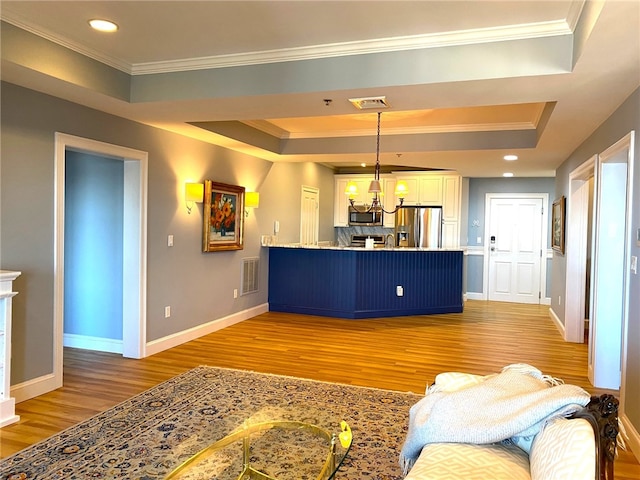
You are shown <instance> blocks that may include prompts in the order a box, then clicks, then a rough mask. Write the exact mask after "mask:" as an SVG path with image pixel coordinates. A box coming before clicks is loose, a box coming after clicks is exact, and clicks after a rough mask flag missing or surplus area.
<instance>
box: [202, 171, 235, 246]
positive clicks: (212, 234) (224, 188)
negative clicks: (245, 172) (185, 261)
mask: <svg viewBox="0 0 640 480" xmlns="http://www.w3.org/2000/svg"><path fill="white" fill-rule="evenodd" d="M203 216H204V224H203V228H202V231H203V235H202V251H203V252H217V251H220V250H242V249H243V248H244V242H243V227H244V187H239V186H236V185H228V184H226V183H218V182H214V181H212V180H205V182H204V215H203Z"/></svg>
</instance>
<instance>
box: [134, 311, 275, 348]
mask: <svg viewBox="0 0 640 480" xmlns="http://www.w3.org/2000/svg"><path fill="white" fill-rule="evenodd" d="M268 311H269V304H268V303H263V304H262V305H258V306H256V307H253V308H249V309H247V310H243V311H241V312H237V313H234V314H233V315H228V316H226V317H222V318H218V319H216V320H213V321H211V322H208V323H205V324H202V325H198V326H197V327H193V328H189V329H188V330H183V331H182V332H178V333H174V334H173V335H168V336H166V337H163V338H159V339H158V340H153V341H151V342H147V345H146V352H145V353H146V356H147V357H148V356H150V355H154V354H156V353H159V352H162V351H163V350H167V349H169V348H173V347H177V346H178V345H182V344H183V343H186V342H189V341H191V340H195V339H196V338H200V337H202V336H204V335H207V334H209V333H213V332H216V331H218V330H222V329H223V328H225V327H230V326H231V325H235V324H236V323H240V322H242V321H244V320H247V319H249V318H252V317H255V316H256V315H260V314H261V313H266V312H268Z"/></svg>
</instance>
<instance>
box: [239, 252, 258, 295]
mask: <svg viewBox="0 0 640 480" xmlns="http://www.w3.org/2000/svg"><path fill="white" fill-rule="evenodd" d="M259 267H260V259H259V258H258V257H250V258H244V259H243V260H242V285H241V288H240V295H248V294H249V293H254V292H257V291H258V278H259V272H260V268H259Z"/></svg>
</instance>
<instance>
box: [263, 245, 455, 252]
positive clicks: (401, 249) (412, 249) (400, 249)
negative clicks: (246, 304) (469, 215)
mask: <svg viewBox="0 0 640 480" xmlns="http://www.w3.org/2000/svg"><path fill="white" fill-rule="evenodd" d="M266 246H267V247H270V248H305V249H309V250H354V251H372V252H379V251H380V252H389V251H394V252H459V251H462V250H463V249H462V248H418V247H376V248H365V247H350V246H346V247H342V246H339V245H301V244H299V243H282V244H276V245H266Z"/></svg>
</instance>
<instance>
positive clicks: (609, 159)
mask: <svg viewBox="0 0 640 480" xmlns="http://www.w3.org/2000/svg"><path fill="white" fill-rule="evenodd" d="M634 149H635V131H633V130H632V131H631V132H629V133H628V134H627V135H625V136H624V137H622V138H621V139H620V140H618V141H617V142H615V143H614V144H613V145H611V146H610V147H609V148H607V149H606V150H605V151H603V152H602V153H600V154H599V155H597V159H596V170H595V188H594V196H595V198H594V204H595V206H594V210H595V215H594V231H595V235H594V239H593V249H592V250H593V252H594V253H593V255H592V266H591V272H592V284H593V285H594V286H597V282H598V275H600V274H601V273H602V270H604V269H607V268H608V267H609V265H608V264H607V262H606V261H604V262H600V261H599V260H600V259H599V255H598V243H599V242H600V232H599V231H598V228H597V226H598V218H599V216H600V215H602V211H601V207H600V204H601V201H602V195H601V188H602V187H601V185H600V184H601V183H602V182H603V180H602V179H601V172H602V168H603V164H607V163H623V162H619V161H616V160H615V159H616V156H617V155H619V154H621V153H623V152H626V156H625V162H624V163H625V164H626V176H627V177H626V200H625V211H624V212H623V214H624V222H625V227H624V233H623V235H624V259H623V272H622V312H621V317H622V318H621V323H620V339H619V340H620V350H619V351H620V358H619V368H620V371H619V372H618V373H619V375H620V382H619V387H618V388H619V389H620V398H621V401H620V410H621V412H623V413H624V406H625V397H626V385H625V377H626V368H627V341H628V339H627V334H628V328H629V327H628V323H629V295H630V292H629V282H630V276H631V268H630V252H631V237H632V235H631V230H630V229H631V225H632V218H631V210H632V209H631V202H632V201H633V176H634V171H633V167H634V158H635V152H634ZM601 263H602V264H601ZM599 296H600V295H599V293H598V291H597V288H593V292H592V295H591V305H590V307H591V308H590V312H591V314H590V318H591V321H590V322H589V360H588V361H589V364H588V368H587V376H588V378H589V381H590V382H591V383H592V384H593V385H594V386H596V387H599V388H613V389H615V388H614V386H611V385H609V382H610V378H605V381H604V382H603V381H602V380H600V381H597V379H596V377H602V367H601V366H596V365H595V362H594V358H593V357H594V356H596V357H597V353H594V350H598V351H602V350H603V347H602V345H600V342H598V330H599V329H600V331H602V332H605V333H610V332H611V331H612V330H613V328H612V326H611V322H610V321H609V322H607V324H606V325H599V322H598V318H597V310H598V300H599ZM609 338H611V337H610V336H609ZM595 342H598V345H595ZM607 351H608V350H607ZM600 356H601V357H602V354H600ZM596 360H597V359H596ZM609 373H610V372H609V371H608V370H607V375H609Z"/></svg>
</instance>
